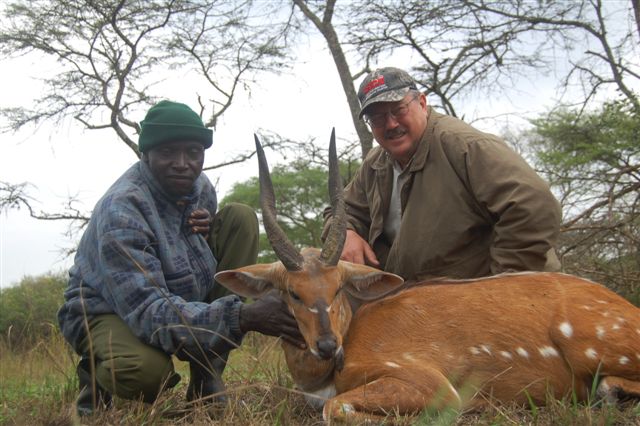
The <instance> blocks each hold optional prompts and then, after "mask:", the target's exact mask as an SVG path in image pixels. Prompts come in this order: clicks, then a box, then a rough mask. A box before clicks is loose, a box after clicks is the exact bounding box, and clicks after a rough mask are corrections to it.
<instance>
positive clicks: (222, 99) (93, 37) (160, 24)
mask: <svg viewBox="0 0 640 426" xmlns="http://www.w3.org/2000/svg"><path fill="white" fill-rule="evenodd" d="M268 7H269V4H268V3H267V4H264V3H260V2H258V3H257V5H256V4H254V3H253V2H251V1H249V0H246V1H243V0H237V1H227V0H214V1H205V0H149V1H144V2H132V1H127V0H119V1H110V0H92V1H84V0H63V1H55V2H49V1H41V2H25V1H13V2H11V3H9V4H6V5H5V6H4V17H3V18H4V20H3V22H2V25H1V27H0V53H1V54H2V55H3V56H4V57H5V58H12V57H15V56H19V55H29V54H32V53H37V54H40V55H42V54H44V55H47V56H49V57H52V58H54V59H55V60H56V63H57V65H58V68H57V69H58V72H56V73H55V74H54V75H51V76H49V77H47V78H45V79H44V83H45V84H44V87H45V91H44V93H43V94H42V96H41V97H40V98H38V99H36V100H35V101H34V102H33V103H32V106H31V107H24V106H21V107H10V108H3V109H1V110H0V116H1V117H2V118H4V119H5V120H6V122H7V123H8V124H7V125H6V127H5V128H4V129H2V130H5V131H6V130H14V131H15V130H18V129H21V128H23V127H25V126H27V125H35V124H39V123H41V122H44V121H49V122H53V123H57V122H61V121H63V120H64V119H65V118H72V119H74V120H76V122H77V123H79V124H80V125H81V127H83V128H85V129H89V130H98V129H112V130H113V131H114V132H115V133H116V134H117V135H118V138H119V140H120V141H121V142H123V143H124V144H126V145H127V146H128V147H129V148H130V149H131V151H132V152H133V153H134V154H135V155H137V156H139V155H140V153H139V151H138V147H137V143H136V137H135V135H136V134H137V133H139V131H140V126H139V124H138V122H137V120H136V119H134V117H139V116H140V114H141V113H142V112H143V111H145V110H147V109H148V107H149V106H150V105H152V104H153V103H155V102H156V101H157V100H158V99H159V98H161V97H163V92H161V91H160V89H159V88H158V86H160V85H161V83H162V82H163V80H165V79H168V78H171V77H173V78H175V77H176V75H177V76H180V83H181V84H184V86H185V90H190V91H192V97H193V98H194V101H196V100H197V103H198V105H199V111H198V112H199V113H200V115H201V116H203V121H204V122H205V125H206V126H207V127H215V125H216V122H217V120H218V119H219V117H220V116H221V115H222V114H224V112H225V111H226V110H227V108H228V107H229V106H230V105H231V103H232V101H233V99H234V96H235V94H236V92H237V91H238V89H239V87H242V85H245V86H246V87H248V85H250V84H251V83H252V79H253V78H254V76H255V74H256V72H260V71H264V70H267V69H269V70H277V69H282V68H283V67H284V66H285V63H284V62H283V58H284V57H285V56H284V44H283V40H282V38H281V35H282V34H281V28H278V29H277V31H276V30H274V29H273V28H272V27H270V26H269V25H267V23H266V22H265V21H264V20H263V14H265V13H267V12H268V11H267V10H266V8H268ZM193 87H197V88H198V89H193ZM250 156H251V153H246V154H240V155H239V156H237V157H235V158H231V159H227V160H226V161H224V162H223V163H219V164H214V165H206V166H205V170H207V169H213V168H218V167H222V166H225V165H229V164H233V163H237V162H240V161H244V160H246V159H247V158H249V157H250ZM25 188H26V186H25V185H24V184H12V183H8V182H4V183H1V184H0V201H1V202H2V204H0V207H4V208H11V207H18V206H21V205H23V206H26V207H27V208H28V209H29V211H30V213H31V215H32V216H33V217H36V218H44V219H69V218H76V219H82V220H86V217H85V216H83V215H81V214H80V213H79V212H78V211H76V210H74V209H73V208H71V209H67V210H66V211H65V212H64V213H54V214H51V213H41V212H36V211H34V209H33V208H31V206H30V205H29V196H28V194H27V193H26V192H25Z"/></svg>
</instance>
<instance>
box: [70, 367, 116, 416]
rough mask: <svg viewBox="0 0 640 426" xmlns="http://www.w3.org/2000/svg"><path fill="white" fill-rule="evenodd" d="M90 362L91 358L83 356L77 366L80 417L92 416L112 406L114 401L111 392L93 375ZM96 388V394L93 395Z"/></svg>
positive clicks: (77, 405) (77, 403) (77, 409)
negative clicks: (101, 385) (99, 383)
mask: <svg viewBox="0 0 640 426" xmlns="http://www.w3.org/2000/svg"><path fill="white" fill-rule="evenodd" d="M89 362H90V360H89V358H85V357H83V358H82V359H81V360H80V362H79V363H78V367H77V368H76V373H77V374H78V384H79V388H80V393H79V394H78V398H77V399H76V411H77V412H78V416H80V417H83V416H90V415H92V414H93V413H94V412H95V411H96V410H98V409H102V408H108V407H111V405H112V402H113V401H112V397H111V394H110V393H109V392H107V391H106V390H104V389H103V388H102V387H100V385H98V383H97V382H96V381H95V380H94V379H93V377H91V373H90V371H91V368H90V366H89ZM94 389H95V393H96V394H95V395H93V392H94Z"/></svg>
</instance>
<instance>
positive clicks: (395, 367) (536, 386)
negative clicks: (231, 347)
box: [216, 133, 640, 422]
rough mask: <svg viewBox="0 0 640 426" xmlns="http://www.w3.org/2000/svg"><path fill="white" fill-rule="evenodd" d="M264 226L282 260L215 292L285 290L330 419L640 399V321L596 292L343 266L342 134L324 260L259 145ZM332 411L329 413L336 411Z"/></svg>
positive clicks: (298, 376)
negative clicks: (290, 209) (302, 238)
mask: <svg viewBox="0 0 640 426" xmlns="http://www.w3.org/2000/svg"><path fill="white" fill-rule="evenodd" d="M256 149H257V151H258V159H259V166H260V188H261V194H260V196H261V198H260V200H261V207H262V215H263V222H264V227H265V230H266V232H267V235H268V237H269V240H270V242H271V245H272V247H273V249H274V251H275V253H276V255H277V256H278V258H279V259H280V261H279V262H275V263H272V264H266V265H265V264H261V265H253V266H248V267H244V268H239V269H236V270H232V271H223V272H220V273H218V274H217V275H216V280H218V282H220V283H222V284H223V285H225V286H226V287H228V288H229V289H231V290H232V291H234V292H236V293H238V294H240V295H243V296H246V297H251V298H259V297H260V296H261V295H262V294H264V293H265V292H267V291H270V290H272V289H277V290H279V291H280V292H281V294H282V297H283V298H284V299H285V300H286V301H287V304H288V305H289V308H290V310H291V312H292V314H293V315H294V316H295V318H296V320H297V322H298V325H299V327H300V331H301V332H302V334H303V336H304V338H305V341H306V344H307V346H308V349H307V350H301V349H299V348H296V347H294V346H293V345H290V344H288V343H286V342H283V343H282V345H283V348H284V352H285V356H286V361H287V365H288V368H289V370H290V372H291V375H292V377H293V380H294V381H295V383H296V385H297V386H298V387H299V388H300V389H302V390H303V391H304V392H306V393H307V394H308V395H310V398H309V399H310V400H311V401H315V402H317V403H318V405H319V407H322V406H324V408H323V417H324V419H325V420H328V419H333V420H342V421H347V422H350V421H357V420H362V419H366V418H376V417H377V416H385V415H388V414H389V413H393V412H396V413H400V414H409V413H415V412H418V411H420V410H422V409H424V408H427V407H429V408H432V409H435V410H442V409H445V408H454V409H473V408H481V407H482V406H483V405H485V404H488V403H491V404H496V403H505V402H516V403H519V404H525V405H526V404H531V403H534V404H537V405H543V404H544V403H545V402H546V401H547V398H548V397H553V398H562V397H565V396H567V395H570V394H571V393H572V392H573V393H574V395H575V397H576V398H577V400H585V399H587V398H589V397H590V391H591V390H592V389H597V396H598V397H600V398H604V399H606V400H607V401H610V402H614V401H616V400H617V399H618V398H623V397H624V398H640V309H639V308H637V307H635V306H634V305H632V304H631V303H629V302H628V301H626V300H625V299H623V298H622V297H620V296H618V295H616V294H615V293H614V292H612V291H610V290H608V289H607V288H605V287H604V286H602V285H599V284H596V283H593V282H591V281H588V280H585V279H582V278H578V277H575V276H571V275H566V274H561V273H537V272H531V273H514V274H503V275H498V276H493V277H487V278H480V279H469V280H437V281H425V282H418V283H411V284H408V283H404V282H403V279H402V278H400V277H399V276H397V275H393V274H390V273H386V272H383V271H380V270H377V269H374V268H372V267H369V266H365V265H357V264H353V263H349V262H345V261H341V260H339V259H340V254H341V251H342V247H343V244H344V239H345V207H344V202H343V200H342V195H341V194H342V191H341V190H342V187H341V184H340V178H339V174H338V160H337V156H336V148H335V134H334V133H332V135H331V143H330V149H329V152H330V155H329V164H330V167H329V168H330V173H329V175H330V177H329V193H330V197H331V204H332V208H333V222H332V226H331V229H330V232H329V235H328V237H327V239H326V241H325V243H324V245H323V248H322V250H318V249H305V250H303V251H302V252H300V251H298V250H297V249H296V248H295V247H294V245H293V244H292V243H291V242H290V241H289V240H288V238H287V237H286V235H285V234H284V232H283V231H282V230H281V228H280V227H279V226H278V224H277V223H276V209H275V197H274V191H273V186H272V183H271V178H270V175H269V168H268V165H267V162H266V159H265V155H264V152H263V150H262V148H261V146H260V143H259V140H258V138H257V137H256ZM325 401H326V402H325Z"/></svg>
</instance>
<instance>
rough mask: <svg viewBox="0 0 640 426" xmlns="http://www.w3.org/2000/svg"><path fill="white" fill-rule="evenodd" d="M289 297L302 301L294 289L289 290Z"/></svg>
mask: <svg viewBox="0 0 640 426" xmlns="http://www.w3.org/2000/svg"><path fill="white" fill-rule="evenodd" d="M289 297H291V298H292V299H293V300H295V301H296V302H300V301H301V299H300V296H298V295H297V294H296V293H294V292H293V291H290V292H289Z"/></svg>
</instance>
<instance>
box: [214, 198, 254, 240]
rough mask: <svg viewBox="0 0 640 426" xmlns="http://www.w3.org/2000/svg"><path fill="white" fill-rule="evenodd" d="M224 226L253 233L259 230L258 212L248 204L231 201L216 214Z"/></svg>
mask: <svg viewBox="0 0 640 426" xmlns="http://www.w3.org/2000/svg"><path fill="white" fill-rule="evenodd" d="M216 218H219V219H220V221H221V222H222V226H224V227H230V228H232V229H238V230H244V231H245V232H248V233H252V232H257V231H258V217H257V216H256V212H255V211H254V210H253V209H252V208H251V207H249V206H247V205H246V204H241V203H229V204H227V205H226V206H224V207H223V208H222V209H220V211H219V212H218V213H217V214H216Z"/></svg>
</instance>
